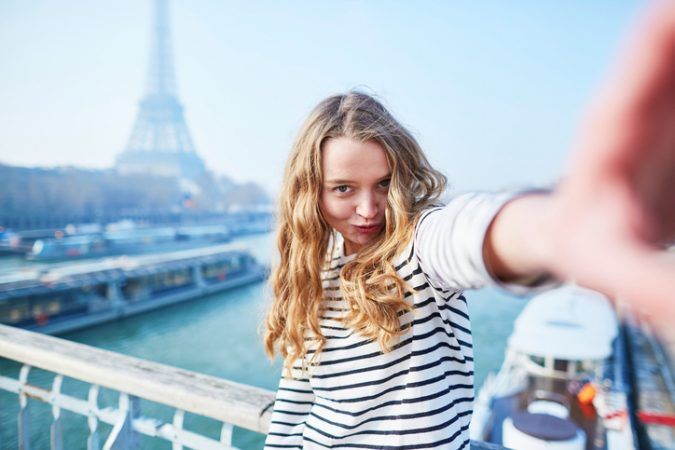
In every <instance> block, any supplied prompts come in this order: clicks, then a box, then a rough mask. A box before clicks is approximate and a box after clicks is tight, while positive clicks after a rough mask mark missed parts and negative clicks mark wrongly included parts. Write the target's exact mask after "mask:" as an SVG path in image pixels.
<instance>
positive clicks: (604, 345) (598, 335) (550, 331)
mask: <svg viewBox="0 0 675 450" xmlns="http://www.w3.org/2000/svg"><path fill="white" fill-rule="evenodd" d="M617 331H618V323H617V318H616V314H615V313H614V310H613V309H612V306H611V304H610V302H609V300H608V299H607V298H606V297H605V296H603V295H602V294H599V293H598V292H595V291H591V290H588V289H582V288H580V287H577V286H564V287H561V288H558V289H554V290H551V291H548V292H545V293H543V294H540V295H537V296H536V297H534V298H532V299H531V300H530V302H529V303H528V304H527V306H525V309H524V310H523V312H522V313H520V315H519V316H518V318H517V319H516V322H515V326H514V331H513V334H512V335H511V337H510V338H509V342H508V345H509V347H510V348H512V349H515V350H516V351H519V352H522V353H525V354H528V355H533V356H540V357H547V356H551V357H553V358H555V359H566V360H598V359H604V358H607V357H608V356H609V355H610V354H611V352H612V341H613V340H614V338H615V337H616V334H617Z"/></svg>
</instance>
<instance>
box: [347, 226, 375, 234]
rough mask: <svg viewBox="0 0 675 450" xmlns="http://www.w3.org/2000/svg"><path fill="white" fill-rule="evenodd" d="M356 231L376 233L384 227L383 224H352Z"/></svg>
mask: <svg viewBox="0 0 675 450" xmlns="http://www.w3.org/2000/svg"><path fill="white" fill-rule="evenodd" d="M352 226H353V227H354V228H355V229H356V231H358V232H359V233H363V234H374V233H377V232H378V231H379V230H380V228H381V227H382V225H381V224H375V225H365V226H364V225H352Z"/></svg>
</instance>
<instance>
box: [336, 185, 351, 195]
mask: <svg viewBox="0 0 675 450" xmlns="http://www.w3.org/2000/svg"><path fill="white" fill-rule="evenodd" d="M333 190H334V191H335V192H339V193H340V194H345V193H347V192H349V186H345V185H342V186H336V187H334V188H333Z"/></svg>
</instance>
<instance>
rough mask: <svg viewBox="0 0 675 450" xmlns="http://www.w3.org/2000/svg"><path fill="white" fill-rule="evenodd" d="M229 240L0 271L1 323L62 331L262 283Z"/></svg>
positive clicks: (259, 269)
mask: <svg viewBox="0 0 675 450" xmlns="http://www.w3.org/2000/svg"><path fill="white" fill-rule="evenodd" d="M266 276H267V269H266V268H265V267H263V266H262V265H260V264H258V263H257V262H256V260H255V259H254V258H253V257H252V256H251V255H250V254H249V253H248V252H247V251H245V250H243V249H241V248H237V246H235V245H233V244H224V245H220V246H214V247H208V248H200V249H192V250H183V251H179V252H172V253H162V254H154V255H143V256H136V257H128V256H123V257H117V258H107V259H103V260H100V261H94V262H87V263H74V262H71V263H63V264H59V265H52V266H49V267H47V268H44V269H25V270H20V271H16V272H12V273H10V274H6V275H0V323H4V324H7V325H13V326H17V327H22V328H26V329H29V330H34V331H40V332H44V333H49V334H56V333H62V332H66V331H71V330H75V329H78V328H83V327H87V326H92V325H95V324H98V323H102V322H108V321H111V320H114V319H117V318H120V317H125V316H130V315H134V314H139V313H142V312H145V311H149V310H152V309H156V308H160V307H162V306H166V305H170V304H174V303H177V302H182V301H186V300H190V299H195V298H198V297H202V296H204V295H208V294H210V293H213V292H217V291H223V290H227V289H232V288H235V287H238V286H242V285H245V284H248V283H254V282H258V281H261V280H263V279H264V278H265V277H266Z"/></svg>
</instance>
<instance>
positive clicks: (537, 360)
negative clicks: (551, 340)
mask: <svg viewBox="0 0 675 450" xmlns="http://www.w3.org/2000/svg"><path fill="white" fill-rule="evenodd" d="M530 361H532V362H533V363H535V364H536V365H538V366H541V367H546V360H545V359H544V358H542V357H541V356H534V355H530Z"/></svg>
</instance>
